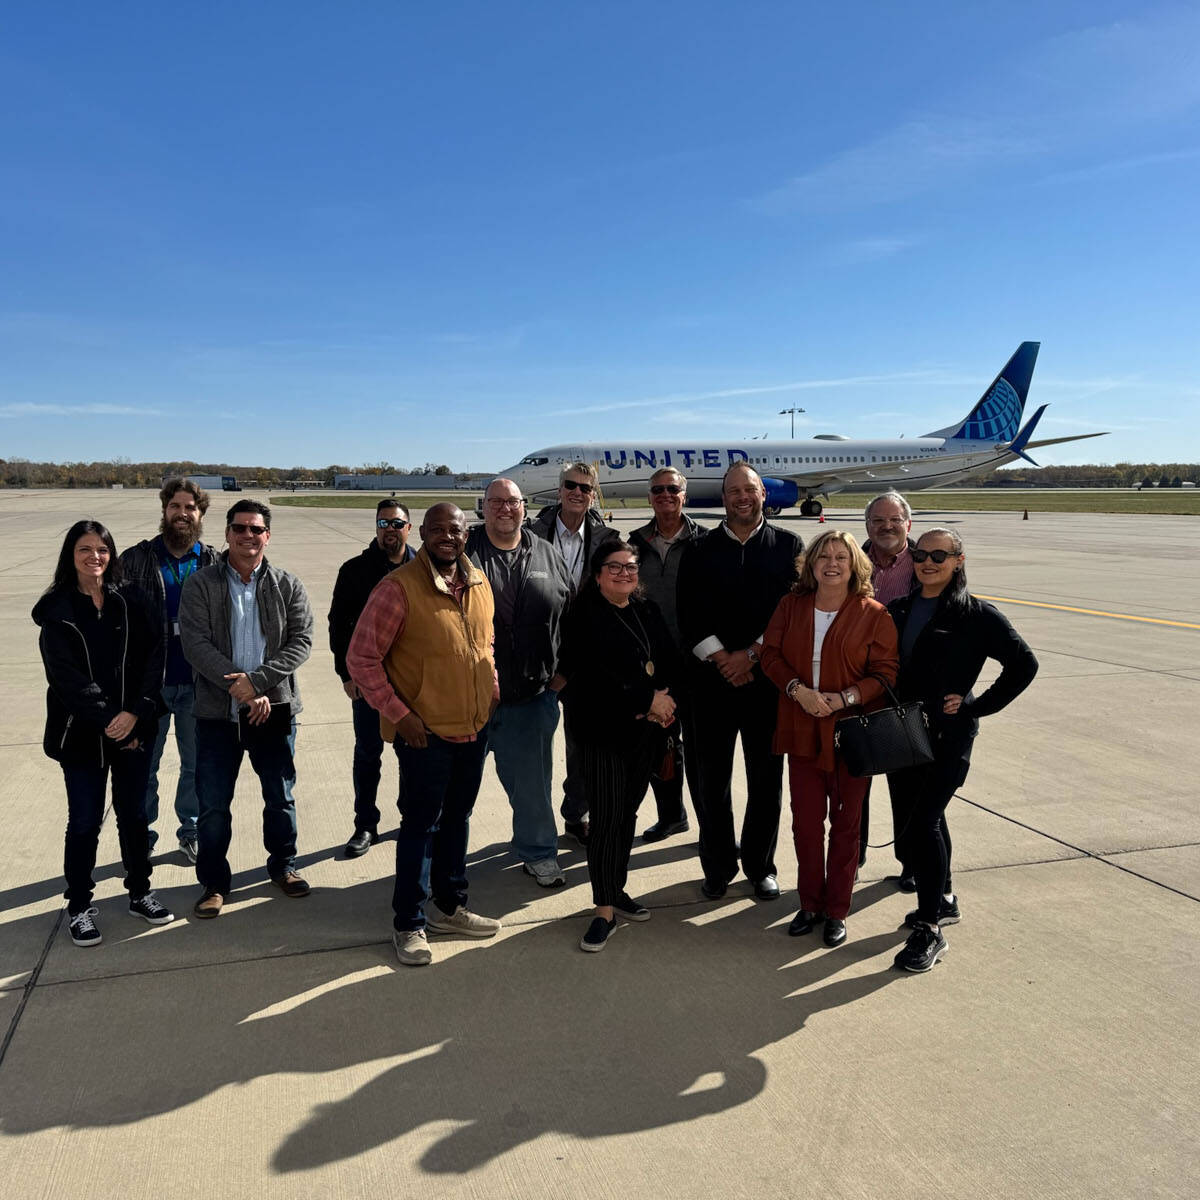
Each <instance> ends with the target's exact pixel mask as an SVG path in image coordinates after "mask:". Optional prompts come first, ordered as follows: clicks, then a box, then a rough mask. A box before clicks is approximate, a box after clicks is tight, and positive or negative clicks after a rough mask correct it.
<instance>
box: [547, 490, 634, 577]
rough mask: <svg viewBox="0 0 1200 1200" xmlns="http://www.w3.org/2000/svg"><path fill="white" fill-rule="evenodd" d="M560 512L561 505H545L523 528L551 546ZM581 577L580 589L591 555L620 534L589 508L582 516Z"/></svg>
mask: <svg viewBox="0 0 1200 1200" xmlns="http://www.w3.org/2000/svg"><path fill="white" fill-rule="evenodd" d="M560 512H562V505H561V504H547V505H546V507H545V508H543V509H542V511H541V512H539V513H538V515H537V516H536V517H533V518H532V519H530V520H528V521H526V522H525V528H526V529H528V530H529V532H530V533H532V534H534V535H535V536H536V537H540V538H543V539H544V540H545V541H547V542H549V543H550V544H551V545H553V544H554V532H555V527H556V522H557V521H558V514H559V513H560ZM580 528H581V529H582V530H583V575H582V576H581V577H580V587H582V586H583V584H584V583H586V582H587V579H588V567H589V564H590V563H591V561H592V553H593V551H594V550H595V549H596V547H597V546H599V545H600V543H601V542H602V541H605V540H607V539H608V538H615V537H620V534H619V533H618V532H617V531H616V530H615V529H613V528H612V526H611V525H608V524H606V523H605V520H604V518H603V517H602V516H601V515H600V514H599V513H598V512H597V511H596V510H595V508H594V507H593V508H589V509H588V510H587V512H586V513H584V516H583V525H582V526H580Z"/></svg>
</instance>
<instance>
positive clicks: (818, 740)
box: [762, 529, 897, 947]
mask: <svg viewBox="0 0 1200 1200" xmlns="http://www.w3.org/2000/svg"><path fill="white" fill-rule="evenodd" d="M797 566H798V568H799V573H800V578H799V580H798V581H797V582H796V583H795V584H794V585H793V587H792V591H791V593H790V594H789V595H787V596H784V598H783V599H782V600H781V601H780V602H779V607H778V608H777V609H776V610H775V615H774V616H773V617H772V618H771V623H770V624H769V625H768V626H767V632H766V635H765V636H764V638H763V649H762V668H763V670H764V671H765V672H766V674H767V676H768V677H769V678H770V679H771V680H772V681H773V682H774V683H775V685H776V686H777V687H778V688H779V691H780V697H779V708H778V717H777V721H776V726H775V740H774V743H773V749H774V751H775V753H776V754H787V756H788V784H789V788H790V791H791V804H792V835H793V837H794V839H795V844H796V860H797V864H798V868H799V872H798V873H799V880H798V885H797V886H798V890H799V892H800V911H799V912H798V913H797V914H796V916H795V918H794V919H793V920H792V923H791V925H790V926H789V927H788V933H790V934H791V935H792V936H794V937H799V936H800V935H802V934H806V933H810V932H811V931H812V929H813V928H814V926H815V925H816V923H817V922H818V921H819V920H821V919H822V914H824V920H825V925H824V940H825V945H826V946H830V947H832V946H840V945H841V944H842V942H844V941H845V940H846V917H847V915H848V914H849V912H850V896H851V892H852V891H853V889H854V873H855V871H856V870H857V868H858V825H859V819H860V817H861V815H862V801H863V796H864V795H865V794H866V790H867V780H866V779H860V778H856V777H855V776H853V775H851V774H850V772H849V770H848V769H847V767H846V764H845V762H843V761H842V759H841V757H840V756H839V755H837V754H836V752H835V748H834V724H835V722H836V721H837V719H838V717H837V714H839V713H842V710H843V709H847V708H855V707H857V706H859V705H869V704H872V703H873V702H874V701H876V700H877V699H878V698H879V697H880V696H881V695H882V694H883V691H884V683H885V682H886V683H887V684H889V685H890V684H891V683H893V682H894V681H895V678H896V667H897V656H896V627H895V626H894V625H893V624H892V620H891V618H890V617H889V616H888V613H887V609H886V608H884V607H883V605H882V604H879V603H878V602H877V601H876V600H874V599H872V595H873V589H872V587H871V563H870V560H869V559H868V558H867V556H866V555H865V554H864V553H863V552H862V551H861V550H860V549H859V547H858V544H857V543H856V542H855V540H854V539H853V538H852V537H851V536H850V535H849V534H848V533H843V532H841V531H840V530H837V529H831V530H828V531H827V532H825V533H823V534H822V535H821V536H820V537H818V538H816V539H815V540H814V541H813V542H812V544H811V545H810V546H809V547H808V550H807V551H806V552H805V553H804V554H803V555H801V557H800V558H799V559H798V560H797ZM843 715H844V714H843ZM826 814H828V817H829V848H828V853H827V854H826V852H825V818H826Z"/></svg>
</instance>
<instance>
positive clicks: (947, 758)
mask: <svg viewBox="0 0 1200 1200" xmlns="http://www.w3.org/2000/svg"><path fill="white" fill-rule="evenodd" d="M970 752H971V744H970V742H968V743H967V744H966V745H965V746H964V745H962V744H961V743H955V744H953V745H950V746H945V745H942V744H941V743H937V744H936V745H935V753H936V754H937V757H936V758H935V759H934V760H933V762H931V763H926V764H925V765H924V766H921V767H911V768H909V770H907V771H894V772H892V774H890V775H889V776H888V777H887V778H888V788H889V789H890V791H891V793H892V803H893V804H894V805H895V806H896V809H897V815H898V816H902V817H903V818H904V820H905V822H906V823H905V826H904V829H903V836H902V837H901V838H898V839H897V843H896V844H897V849H898V850H899V857H900V858H901V860H902V861H903V862H905V863H907V864H908V866H909V867H910V868H911V870H912V872H913V874H914V876H915V877H916V880H917V916H918V918H919V919H920V920H922V921H927V922H928V923H929V924H931V925H936V924H937V919H938V909H939V906H940V904H941V899H942V896H943V894H949V893H950V891H951V890H952V888H951V882H950V851H951V844H950V829H949V826H947V824H946V806H947V805H948V804H949V803H950V798H951V797H952V796H953V795H954V793H955V792H956V791H957V790H958V789H959V788H960V787H962V785H963V782H964V781H965V780H966V778H967V772H968V771H969V770H970V767H971V761H970V757H969V755H970Z"/></svg>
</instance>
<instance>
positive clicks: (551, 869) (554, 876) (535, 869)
mask: <svg viewBox="0 0 1200 1200" xmlns="http://www.w3.org/2000/svg"><path fill="white" fill-rule="evenodd" d="M524 867H525V874H526V875H532V876H533V878H534V880H535V881H536V883H537V885H538V887H544V888H552V887H562V886H563V884H565V883H566V882H567V877H566V876H565V875H564V874H563V872H562V868H561V867H560V866H559V865H558V859H557V858H540V859H538V861H537V862H531V863H525V864H524Z"/></svg>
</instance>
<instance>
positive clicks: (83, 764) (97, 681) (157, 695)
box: [33, 521, 174, 946]
mask: <svg viewBox="0 0 1200 1200" xmlns="http://www.w3.org/2000/svg"><path fill="white" fill-rule="evenodd" d="M120 580H121V568H120V564H119V563H118V562H117V548H116V546H114V545H113V539H112V534H111V533H109V532H108V530H107V529H106V528H105V527H104V526H103V525H101V524H100V523H99V522H98V521H76V522H75V524H74V525H72V526H71V528H70V529H69V530H67V536H66V538H65V539H64V541H63V545H62V550H61V551H60V553H59V556H58V565H57V567H56V568H55V571H54V581H53V583H51V585H50V587H49V588H48V589H47V591H46V593H45V595H43V596H42V598H41V599H40V600H39V601H38V602H37V604H36V605H35V606H34V609H33V619H34V621H35V622H36V624H38V625H39V626H40V627H41V631H42V632H41V635H40V637H39V639H38V646H39V648H40V650H41V652H42V663H43V665H44V666H45V669H46V681H47V682H48V683H49V685H50V686H49V688H48V689H47V691H46V732H45V735H44V737H43V740H42V748H43V749H44V750H45V752H46V754H47V755H49V757H51V758H53V759H56V760H57V761H58V763H59V764H60V765H61V767H62V771H63V779H64V781H65V783H66V788H67V833H66V844H65V850H64V855H63V872H64V874H65V875H66V878H67V890H66V893H65V895H66V899H67V914H68V928H69V930H70V933H71V940H72V941H73V942H74V943H75V944H76V945H77V946H98V945H99V944H100V942H101V937H100V930H99V929H98V928H97V927H96V922H95V919H94V918H95V917H96V915H97V910H96V909H95V908H93V907H91V904H92V892H93V889H94V887H95V884H94V882H93V880H92V869H93V868H94V867H95V865H96V847H97V844H98V842H99V839H100V823H101V821H102V820H103V818H104V794H105V789H106V786H107V783H108V775H109V772H110V771H111V772H112V802H113V811H114V812H115V813H116V816H117V836H118V839H119V841H120V845H121V862H122V863H123V864H124V867H125V887H126V890H127V891H128V892H129V911H130V912H131V913H132V914H133V915H134V916H137V917H141V918H142V919H143V920H145V921H148V922H149V923H150V924H151V925H165V924H167V923H168V922H169V921H172V920H174V917H173V916H172V914H171V913H170V912H168V911H167V909H166V908H164V907H163V905H162V904H161V903H159V901H158V899H157V898H156V897H155V895H154V893H153V892H152V891H151V890H150V841H149V832H148V828H147V825H146V811H145V799H146V780H147V778H148V777H149V772H150V759H149V750H150V748H151V747H152V746H153V745H154V737H155V733H156V731H157V727H158V718H159V714H160V711H161V706H162V696H161V689H162V677H163V645H162V636H161V630H160V629H159V628H158V625H157V622H156V621H154V620H153V619H152V618H151V616H150V614H149V612H148V610H147V608H146V604H145V601H144V599H143V597H142V595H141V593H140V592H139V591H138V590H137V589H136V588H134V587H132V586H131V585H122V584H121V581H120Z"/></svg>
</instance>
